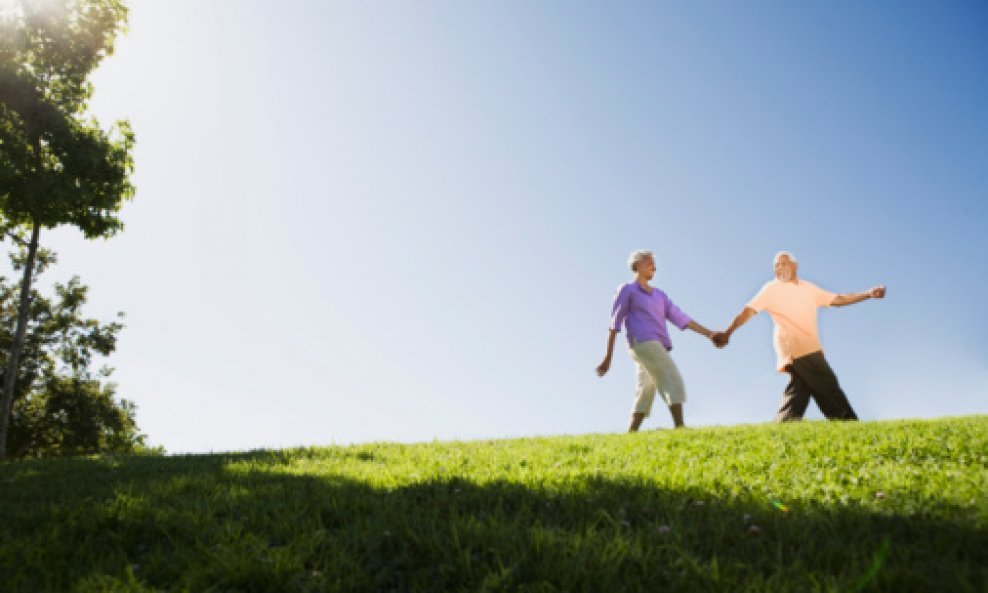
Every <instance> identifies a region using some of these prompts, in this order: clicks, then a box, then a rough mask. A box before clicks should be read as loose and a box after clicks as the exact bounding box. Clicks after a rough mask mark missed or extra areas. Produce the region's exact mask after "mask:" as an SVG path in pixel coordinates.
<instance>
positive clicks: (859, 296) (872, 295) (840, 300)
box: [830, 286, 885, 307]
mask: <svg viewBox="0 0 988 593" xmlns="http://www.w3.org/2000/svg"><path fill="white" fill-rule="evenodd" d="M881 298H885V287H884V286H876V287H875V288H872V289H871V290H867V291H865V292H858V293H854V294H839V295H837V296H836V297H834V300H833V301H831V302H830V306H831V307H846V306H847V305H853V304H854V303H860V302H861V301H866V300H868V299H881Z"/></svg>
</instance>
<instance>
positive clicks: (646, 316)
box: [597, 251, 714, 432]
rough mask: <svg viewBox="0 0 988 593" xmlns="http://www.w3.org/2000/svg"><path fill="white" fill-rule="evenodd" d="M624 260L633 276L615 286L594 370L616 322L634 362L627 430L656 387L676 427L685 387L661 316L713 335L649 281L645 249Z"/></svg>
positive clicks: (601, 368)
mask: <svg viewBox="0 0 988 593" xmlns="http://www.w3.org/2000/svg"><path fill="white" fill-rule="evenodd" d="M628 265H629V266H630V267H631V271H632V272H634V273H635V279H634V280H632V281H631V282H628V283H626V284H622V285H621V286H620V287H618V291H617V294H616V295H615V296H614V304H613V305H612V307H611V327H610V333H609V334H608V336H607V354H605V355H604V361H603V362H601V363H600V364H599V365H598V366H597V374H598V375H599V376H601V377H603V376H604V375H605V374H606V373H607V370H608V369H609V368H611V356H612V355H613V353H614V338H615V336H617V334H618V332H620V331H621V327H622V326H624V327H626V328H627V330H628V352H629V353H630V354H631V358H632V359H633V360H634V361H635V364H636V365H637V366H638V387H637V390H636V392H635V405H634V408H633V409H632V412H631V424H630V425H629V426H628V432H635V431H637V430H638V427H640V426H641V423H642V421H643V420H645V418H646V417H647V416H648V415H649V413H651V411H652V401H653V400H654V399H655V393H656V391H658V393H659V394H660V395H661V396H662V399H664V400H665V402H666V404H667V405H668V406H669V413H670V414H672V420H673V423H674V424H675V425H676V428H682V427H683V426H684V424H683V402H685V401H686V387H685V386H684V385H683V378H682V376H681V375H680V374H679V369H677V368H676V363H675V362H673V360H672V357H671V356H669V351H670V350H672V340H670V339H669V330H668V329H667V328H666V321H667V320H668V321H671V322H672V323H673V325H675V326H676V327H678V328H679V329H681V330H685V329H687V328H689V329H691V330H693V331H695V332H696V333H698V334H700V335H703V336H706V337H707V338H711V339H712V338H713V335H714V334H713V332H711V331H710V330H708V329H707V328H705V327H703V326H702V325H700V324H699V323H697V322H695V321H693V320H692V319H691V318H690V316H689V315H687V314H686V313H683V312H682V311H681V310H680V309H679V307H677V306H676V305H675V304H673V302H672V301H671V300H670V299H669V297H668V296H666V293H664V292H662V291H661V290H659V289H658V288H656V287H654V286H651V285H650V284H649V282H650V281H651V280H652V278H654V277H655V257H654V256H653V255H652V252H651V251H634V252H632V254H631V257H630V258H629V259H628Z"/></svg>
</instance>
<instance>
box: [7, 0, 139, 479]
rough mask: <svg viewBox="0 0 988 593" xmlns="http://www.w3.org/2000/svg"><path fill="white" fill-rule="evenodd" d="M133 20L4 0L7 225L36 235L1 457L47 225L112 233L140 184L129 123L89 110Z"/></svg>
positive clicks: (69, 2)
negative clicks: (100, 74) (98, 77)
mask: <svg viewBox="0 0 988 593" xmlns="http://www.w3.org/2000/svg"><path fill="white" fill-rule="evenodd" d="M126 23H127V8H126V6H124V4H123V2H122V1H121V0H6V2H5V3H4V5H3V6H2V7H0V230H2V231H3V233H4V234H8V235H9V234H11V231H14V233H13V236H16V235H17V233H20V232H23V233H28V234H29V235H30V239H29V240H27V241H26V245H27V257H26V259H25V263H24V266H23V277H22V280H21V283H20V294H19V296H18V301H17V314H16V316H15V317H14V318H15V321H14V326H15V329H14V331H13V333H12V336H11V342H10V347H9V349H8V355H7V364H6V366H5V367H4V373H3V374H4V381H3V384H2V392H0V459H3V458H4V457H5V456H6V443H7V438H6V436H7V430H8V421H9V418H10V415H11V414H12V406H13V400H14V396H15V391H16V389H17V388H16V385H15V381H16V378H17V376H18V375H19V371H18V366H19V364H20V357H21V350H22V349H23V347H24V340H25V332H26V330H27V323H28V318H29V309H30V294H31V279H32V277H33V270H34V265H35V258H36V256H37V253H38V249H39V246H40V243H39V238H40V234H41V230H42V229H50V228H55V227H57V226H61V225H72V226H75V227H76V228H78V229H79V230H80V231H82V233H83V234H84V235H85V236H86V237H87V238H96V237H109V236H111V235H113V234H114V233H116V232H118V231H119V230H120V229H121V228H122V227H123V223H122V222H121V221H120V219H119V218H118V217H117V212H118V211H119V209H120V207H121V206H122V204H123V203H124V202H125V201H126V200H128V199H130V198H131V197H132V196H133V193H134V188H133V186H132V184H131V182H130V176H131V173H132V172H133V159H132V158H131V151H132V150H133V144H134V135H133V133H132V132H131V130H130V126H129V125H128V124H127V122H123V121H121V122H117V123H116V124H115V125H113V126H112V127H111V128H110V129H109V130H103V128H101V127H100V125H99V123H98V122H97V121H96V120H95V119H94V118H92V117H87V116H86V111H87V108H88V102H89V99H90V97H91V96H92V92H93V86H92V83H91V82H90V81H89V75H90V74H91V73H92V71H93V69H95V68H96V66H97V65H98V64H99V63H100V62H101V61H102V60H103V59H104V58H105V57H106V56H108V55H110V54H111V53H112V52H113V44H114V40H115V39H116V37H117V35H118V34H120V32H121V31H123V29H124V28H125V27H126ZM20 241H21V242H22V243H24V240H23V239H20Z"/></svg>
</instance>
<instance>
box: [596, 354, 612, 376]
mask: <svg viewBox="0 0 988 593" xmlns="http://www.w3.org/2000/svg"><path fill="white" fill-rule="evenodd" d="M610 368H611V359H610V358H605V359H604V362H602V363H600V364H599V365H597V376H598V377H603V376H604V375H606V374H607V370H608V369H610Z"/></svg>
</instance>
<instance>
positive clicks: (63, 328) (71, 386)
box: [0, 249, 145, 458]
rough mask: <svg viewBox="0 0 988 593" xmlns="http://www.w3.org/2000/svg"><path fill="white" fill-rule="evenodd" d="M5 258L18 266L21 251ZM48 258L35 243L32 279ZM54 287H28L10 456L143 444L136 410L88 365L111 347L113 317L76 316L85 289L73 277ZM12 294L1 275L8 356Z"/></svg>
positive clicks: (0, 344)
mask: <svg viewBox="0 0 988 593" xmlns="http://www.w3.org/2000/svg"><path fill="white" fill-rule="evenodd" d="M11 260H12V262H13V264H14V269H15V270H21V269H23V266H24V265H25V263H26V261H25V260H26V254H25V253H24V252H23V250H22V251H21V252H20V253H18V254H15V255H14V256H12V257H11ZM54 261H55V258H54V254H52V253H51V252H49V251H47V250H45V249H40V250H39V251H38V254H37V260H36V264H37V265H36V266H35V271H34V278H33V279H32V280H33V281H36V280H37V277H38V276H39V275H40V274H41V273H42V272H44V271H45V269H46V268H47V267H48V266H49V265H51V264H52V263H53V262H54ZM32 283H34V282H32ZM54 291H55V294H54V298H53V299H49V298H46V297H45V296H44V295H42V294H39V293H38V292H37V291H36V290H32V294H31V306H30V309H29V315H28V323H27V330H26V331H25V336H24V346H23V350H22V356H21V364H20V365H19V368H18V376H17V380H16V382H15V385H16V387H17V389H16V390H15V393H14V402H13V406H12V413H11V419H10V430H9V432H8V435H7V451H8V454H9V456H10V457H12V458H17V457H26V456H41V455H81V454H87V453H122V452H133V451H136V450H142V449H143V448H144V445H145V436H144V435H143V434H141V433H140V432H139V430H138V427H137V424H136V421H135V419H134V414H135V412H136V408H135V406H134V405H133V404H132V403H131V402H129V401H127V400H117V399H116V397H115V395H116V386H115V385H114V384H113V383H109V382H108V379H109V377H110V375H111V374H112V372H113V369H111V368H109V367H106V366H103V367H101V368H98V369H96V370H94V369H93V365H94V363H95V361H96V358H97V357H98V356H108V355H110V354H111V353H112V352H113V351H114V350H115V349H116V344H117V334H118V333H119V332H120V330H121V329H122V328H123V325H122V324H121V322H120V321H119V319H118V320H116V321H113V322H110V323H101V322H99V321H98V320H96V319H91V318H86V317H85V316H84V315H83V312H82V309H83V306H84V305H85V304H86V297H87V292H88V288H87V287H86V286H85V285H84V284H82V282H81V281H80V280H79V278H78V277H74V278H72V279H71V280H69V282H68V283H66V284H56V285H55V287H54ZM18 293H19V289H18V286H17V285H16V284H15V283H13V282H10V281H8V280H7V279H6V278H4V277H2V276H0V321H2V325H0V359H3V358H5V357H7V356H9V351H10V346H11V343H12V341H13V334H12V332H11V331H10V328H12V327H13V324H12V323H10V322H11V321H12V320H13V318H14V316H15V315H16V310H17V301H18ZM118 317H122V314H118Z"/></svg>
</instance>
